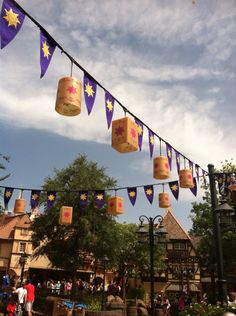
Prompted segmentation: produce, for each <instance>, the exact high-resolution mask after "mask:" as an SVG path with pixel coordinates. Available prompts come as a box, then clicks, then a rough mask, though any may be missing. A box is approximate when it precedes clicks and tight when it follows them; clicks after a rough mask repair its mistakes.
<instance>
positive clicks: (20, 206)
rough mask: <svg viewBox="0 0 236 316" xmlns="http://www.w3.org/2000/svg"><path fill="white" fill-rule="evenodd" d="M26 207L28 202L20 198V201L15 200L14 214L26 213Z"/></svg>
mask: <svg viewBox="0 0 236 316" xmlns="http://www.w3.org/2000/svg"><path fill="white" fill-rule="evenodd" d="M25 206H26V200H25V199H22V198H21V197H19V198H18V199H16V200H15V205H14V213H24V212H25Z"/></svg>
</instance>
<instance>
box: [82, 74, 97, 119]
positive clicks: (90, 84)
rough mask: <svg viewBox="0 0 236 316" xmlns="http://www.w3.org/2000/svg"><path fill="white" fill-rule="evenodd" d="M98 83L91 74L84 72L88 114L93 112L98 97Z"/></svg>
mask: <svg viewBox="0 0 236 316" xmlns="http://www.w3.org/2000/svg"><path fill="white" fill-rule="evenodd" d="M96 92H97V84H96V82H95V81H94V80H93V79H92V78H90V76H89V75H88V74H86V73H84V99H85V103H86V107H87V110H88V115H89V114H90V113H91V111H92V109H93V105H94V101H95V98H96Z"/></svg>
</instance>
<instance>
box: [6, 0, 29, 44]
mask: <svg viewBox="0 0 236 316" xmlns="http://www.w3.org/2000/svg"><path fill="white" fill-rule="evenodd" d="M24 19H25V15H24V13H23V12H21V10H20V9H19V8H18V7H17V6H16V5H15V4H14V3H13V2H12V1H11V0H4V1H3V4H2V11H1V17H0V38H1V48H4V47H5V46H6V45H7V44H9V43H10V42H11V40H13V38H14V37H15V36H16V34H17V33H18V32H19V30H20V29H21V27H22V25H23V22H24Z"/></svg>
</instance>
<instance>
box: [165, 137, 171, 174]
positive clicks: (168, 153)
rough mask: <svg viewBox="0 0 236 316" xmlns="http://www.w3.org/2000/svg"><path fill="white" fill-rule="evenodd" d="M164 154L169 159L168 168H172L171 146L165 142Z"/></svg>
mask: <svg viewBox="0 0 236 316" xmlns="http://www.w3.org/2000/svg"><path fill="white" fill-rule="evenodd" d="M166 155H167V158H168V161H169V166H170V170H171V169H172V147H171V146H170V145H169V144H168V143H166Z"/></svg>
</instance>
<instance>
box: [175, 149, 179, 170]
mask: <svg viewBox="0 0 236 316" xmlns="http://www.w3.org/2000/svg"><path fill="white" fill-rule="evenodd" d="M175 158H176V168H177V171H178V174H179V171H180V153H179V152H178V151H177V150H175Z"/></svg>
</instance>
